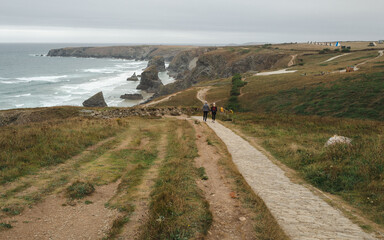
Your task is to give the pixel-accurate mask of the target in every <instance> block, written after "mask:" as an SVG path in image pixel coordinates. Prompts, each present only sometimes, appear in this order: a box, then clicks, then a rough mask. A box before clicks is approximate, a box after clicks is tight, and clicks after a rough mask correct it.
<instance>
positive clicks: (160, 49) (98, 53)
mask: <svg viewBox="0 0 384 240" xmlns="http://www.w3.org/2000/svg"><path fill="white" fill-rule="evenodd" d="M194 48H196V47H193V46H150V45H148V46H147V45H145V46H112V47H69V48H59V49H51V50H50V51H49V52H48V56H50V57H84V58H88V57H93V58H122V59H135V60H149V59H151V58H153V57H154V56H162V57H163V58H164V59H165V61H172V59H173V58H174V57H175V56H176V55H177V54H178V53H179V52H181V51H184V50H187V49H194Z"/></svg>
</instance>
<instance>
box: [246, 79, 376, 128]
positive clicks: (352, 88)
mask: <svg viewBox="0 0 384 240" xmlns="http://www.w3.org/2000/svg"><path fill="white" fill-rule="evenodd" d="M383 79H384V72H376V73H369V74H364V73H362V74H358V75H352V76H344V77H342V78H340V79H338V80H336V81H333V82H330V83H318V84H316V85H314V86H312V87H301V88H291V89H288V90H282V91H279V92H278V93H277V94H274V95H269V96H265V97H261V98H260V99H258V100H257V101H256V102H255V104H254V105H253V107H254V108H255V109H254V110H256V111H265V112H270V113H294V114H299V115H318V116H333V117H346V118H359V119H374V120H381V121H382V120H384V81H383ZM243 103H244V102H243ZM244 104H246V103H244Z"/></svg>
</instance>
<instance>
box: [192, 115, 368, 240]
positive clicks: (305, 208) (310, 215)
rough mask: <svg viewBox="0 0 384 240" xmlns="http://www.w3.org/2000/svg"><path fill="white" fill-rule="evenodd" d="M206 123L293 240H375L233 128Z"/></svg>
mask: <svg viewBox="0 0 384 240" xmlns="http://www.w3.org/2000/svg"><path fill="white" fill-rule="evenodd" d="M195 118H196V119H198V120H200V119H201V117H195ZM207 124H208V126H209V127H211V128H212V129H213V131H214V132H215V133H216V134H217V135H218V136H219V137H220V138H221V139H222V141H223V142H224V143H225V144H226V145H227V147H228V150H229V152H230V153H231V155H232V159H233V161H234V163H235V164H236V165H237V167H238V169H239V171H240V172H241V173H242V174H243V176H244V178H245V180H246V181H247V182H248V184H249V185H250V186H251V187H252V189H253V190H254V191H255V192H256V193H257V194H258V195H259V196H260V197H261V198H262V199H263V200H264V202H265V204H266V205H267V206H268V208H269V209H270V211H271V213H272V214H273V216H274V217H275V218H276V219H277V221H278V223H279V224H280V225H281V227H282V228H283V229H284V231H285V232H286V233H287V235H288V236H289V237H290V238H291V239H305V240H310V239H348V240H351V239H375V238H373V237H372V236H370V235H369V234H367V233H365V232H363V230H362V229H360V228H359V227H358V226H357V225H355V224H354V223H352V222H351V221H350V220H349V219H348V218H346V217H344V216H343V214H342V213H341V212H340V211H338V210H336V209H334V208H333V207H331V206H330V205H328V204H327V203H326V202H325V201H323V200H322V199H321V198H319V197H318V196H316V195H314V194H313V193H312V192H311V191H310V190H308V189H307V188H305V187H304V186H302V185H299V184H295V183H292V182H291V181H290V180H289V179H288V177H286V176H285V174H284V171H282V170H281V169H280V168H279V167H278V166H276V165H275V164H273V163H272V162H271V161H270V160H269V159H268V158H267V157H266V156H265V155H263V154H262V153H261V152H259V151H258V150H256V149H255V148H254V147H253V146H252V145H250V144H249V143H248V142H247V141H245V140H244V139H242V138H241V137H240V136H238V135H236V134H235V133H234V132H232V131H231V130H230V129H228V128H226V127H224V126H223V125H221V124H219V123H217V122H216V123H211V122H207Z"/></svg>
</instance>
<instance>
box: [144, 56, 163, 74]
mask: <svg viewBox="0 0 384 240" xmlns="http://www.w3.org/2000/svg"><path fill="white" fill-rule="evenodd" d="M150 66H156V68H157V71H159V72H164V71H165V62H164V58H163V57H162V56H154V57H153V58H151V59H150V60H149V62H148V66H147V67H150Z"/></svg>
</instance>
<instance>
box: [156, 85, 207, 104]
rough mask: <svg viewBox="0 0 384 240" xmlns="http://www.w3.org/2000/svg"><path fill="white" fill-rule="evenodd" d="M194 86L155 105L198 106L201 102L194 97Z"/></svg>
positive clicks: (195, 90) (195, 91)
mask: <svg viewBox="0 0 384 240" xmlns="http://www.w3.org/2000/svg"><path fill="white" fill-rule="evenodd" d="M197 91H198V90H197V89H196V88H190V89H187V90H185V91H183V92H181V93H179V94H177V95H175V96H173V97H171V98H170V99H168V100H166V101H164V102H161V103H159V104H156V105H155V106H157V107H166V106H177V107H199V106H200V105H201V102H200V101H199V100H198V99H197V98H196V94H197Z"/></svg>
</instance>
